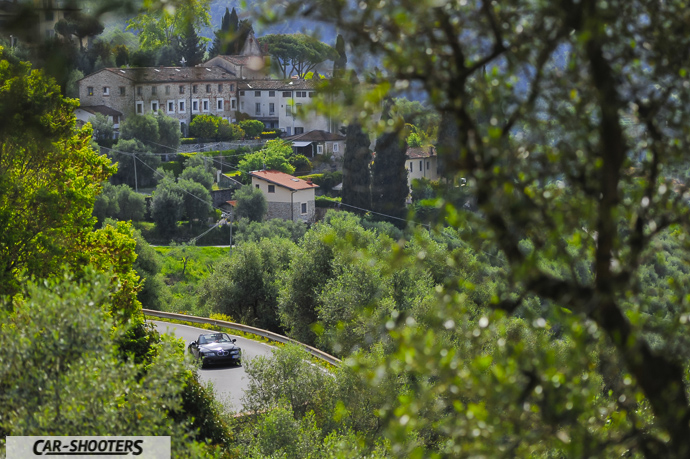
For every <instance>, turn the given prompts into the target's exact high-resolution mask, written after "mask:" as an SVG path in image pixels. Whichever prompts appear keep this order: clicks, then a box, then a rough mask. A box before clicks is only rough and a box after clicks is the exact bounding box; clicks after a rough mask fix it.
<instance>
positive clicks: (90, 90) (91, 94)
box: [86, 86, 93, 96]
mask: <svg viewBox="0 0 690 459" xmlns="http://www.w3.org/2000/svg"><path fill="white" fill-rule="evenodd" d="M86 92H87V93H88V94H89V95H90V96H93V86H89V87H88V88H86Z"/></svg>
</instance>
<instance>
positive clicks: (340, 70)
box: [333, 34, 347, 78]
mask: <svg viewBox="0 0 690 459" xmlns="http://www.w3.org/2000/svg"><path fill="white" fill-rule="evenodd" d="M335 51H336V53H338V57H337V58H336V59H335V60H334V61H333V78H342V77H343V76H344V75H345V67H346V65H347V54H345V40H344V39H343V36H342V35H340V34H338V38H337V39H336V40H335Z"/></svg>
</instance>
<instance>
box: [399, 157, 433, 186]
mask: <svg viewBox="0 0 690 459" xmlns="http://www.w3.org/2000/svg"><path fill="white" fill-rule="evenodd" d="M405 167H406V168H407V185H408V186H409V187H410V189H412V181H413V180H414V179H421V178H426V179H428V180H438V179H439V173H438V156H437V155H436V149H435V148H434V147H410V148H408V149H407V152H406V153H405Z"/></svg>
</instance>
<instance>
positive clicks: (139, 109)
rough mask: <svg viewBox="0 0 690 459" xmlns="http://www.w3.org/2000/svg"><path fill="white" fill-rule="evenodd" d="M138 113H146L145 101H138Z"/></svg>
mask: <svg viewBox="0 0 690 459" xmlns="http://www.w3.org/2000/svg"><path fill="white" fill-rule="evenodd" d="M137 113H138V114H140V115H141V114H142V113H144V103H143V102H137Z"/></svg>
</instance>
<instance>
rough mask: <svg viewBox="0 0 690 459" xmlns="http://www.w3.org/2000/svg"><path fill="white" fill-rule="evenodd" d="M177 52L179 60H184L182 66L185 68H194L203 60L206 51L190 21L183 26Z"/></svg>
mask: <svg viewBox="0 0 690 459" xmlns="http://www.w3.org/2000/svg"><path fill="white" fill-rule="evenodd" d="M178 50H179V55H180V59H182V58H184V62H185V64H184V65H185V66H187V67H194V66H195V65H197V64H201V62H202V61H203V60H204V54H205V53H206V49H205V47H204V43H203V42H202V41H201V38H199V36H198V35H197V34H196V29H194V24H192V23H191V21H190V22H189V23H188V24H187V25H186V26H185V32H184V35H182V36H181V37H180V39H179V43H178Z"/></svg>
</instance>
